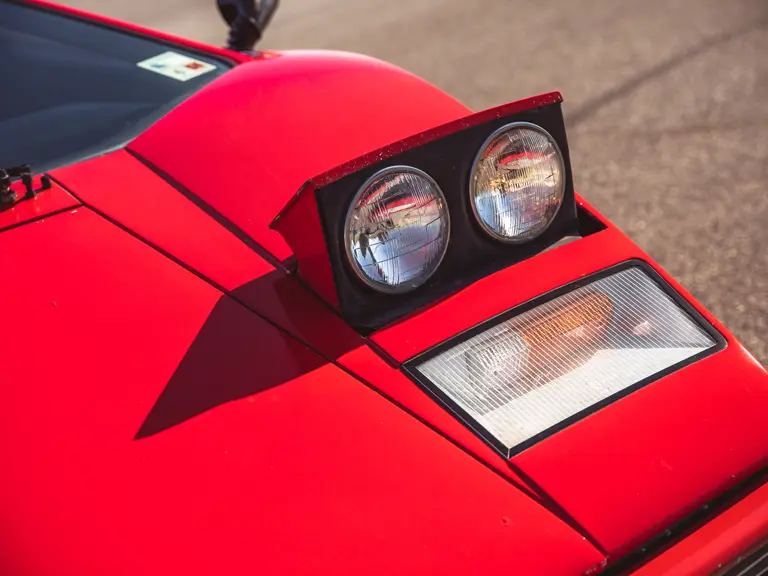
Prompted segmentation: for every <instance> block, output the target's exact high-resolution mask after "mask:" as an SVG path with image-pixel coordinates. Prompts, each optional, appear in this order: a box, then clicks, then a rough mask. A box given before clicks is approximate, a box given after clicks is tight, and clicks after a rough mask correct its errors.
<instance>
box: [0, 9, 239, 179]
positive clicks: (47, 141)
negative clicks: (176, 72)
mask: <svg viewBox="0 0 768 576" xmlns="http://www.w3.org/2000/svg"><path fill="white" fill-rule="evenodd" d="M168 51H172V52H176V53H178V54H181V55H185V56H188V57H191V58H194V59H195V60H198V61H200V62H203V63H206V64H210V65H213V66H215V70H212V71H210V72H207V73H205V74H203V75H200V76H197V77H196V78H191V79H189V80H186V81H183V82H182V81H180V80H177V79H175V78H169V77H167V76H163V75H161V74H158V73H156V72H153V71H149V70H145V69H143V68H140V67H139V66H137V64H138V63H139V62H142V61H144V60H147V59H149V58H152V57H155V56H158V55H160V54H163V53H165V52H168ZM231 67H232V64H231V63H228V62H226V61H223V60H218V59H217V58H215V57H211V56H209V55H204V54H198V53H196V52H193V51H190V50H187V49H184V48H181V47H179V46H176V45H171V44H166V43H163V42H159V41H156V40H153V39H149V38H147V37H143V36H139V35H136V34H131V33H125V32H122V31H119V30H117V29H115V28H111V27H109V26H102V25H98V24H94V23H91V22H88V21H85V20H81V19H78V18H73V17H68V16H64V15H62V14H58V13H56V12H53V11H48V10H41V9H39V8H34V7H31V6H28V5H27V6H25V5H22V4H19V3H16V2H12V1H8V0H0V87H1V88H0V166H11V165H16V164H31V165H32V168H33V169H34V170H35V171H36V172H39V171H43V170H49V169H51V168H55V167H57V166H62V165H65V164H69V163H72V162H75V161H77V160H81V159H83V158H86V157H89V156H94V155H97V154H99V153H102V152H104V151H107V150H110V149H113V148H117V147H119V146H122V145H124V144H125V143H127V142H128V141H130V140H131V139H132V138H133V137H135V136H136V135H137V134H139V133H140V132H141V131H142V130H144V129H145V128H146V127H147V126H149V125H150V124H151V123H152V122H154V121H155V120H157V119H158V118H160V117H161V116H162V115H164V114H165V113H167V112H168V110H170V109H171V108H172V107H174V106H176V105H177V104H178V103H179V102H181V101H182V100H183V99H185V98H186V97H188V96H189V95H191V94H193V93H194V92H196V91H197V90H199V89H200V88H202V87H203V86H204V85H206V84H208V83H209V82H211V81H212V80H213V79H215V78H216V77H217V76H220V75H221V74H223V73H224V72H226V71H227V70H228V69H229V68H231Z"/></svg>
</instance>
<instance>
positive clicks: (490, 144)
mask: <svg viewBox="0 0 768 576" xmlns="http://www.w3.org/2000/svg"><path fill="white" fill-rule="evenodd" d="M564 194H565V164H564V162H563V157H562V155H561V153H560V150H559V149H558V147H557V144H555V140H554V139H553V138H552V136H550V135H549V134H548V133H547V132H546V131H545V130H544V129H542V128H540V127H538V126H536V125H534V124H527V123H523V122H518V123H514V124H509V125H507V126H504V127H503V128H500V129H499V130H497V131H496V132H494V133H493V134H492V135H491V136H490V137H489V138H488V140H487V141H486V142H485V143H484V144H483V146H482V147H481V149H480V152H479V153H478V155H477V158H476V159H475V163H474V165H473V167H472V174H471V177H470V184H469V196H470V203H471V205H472V210H473V211H474V213H475V217H476V218H477V220H478V222H479V224H480V226H481V227H482V228H483V229H484V230H485V232H486V233H488V234H489V235H490V236H492V237H493V238H495V239H497V240H500V241H502V242H526V241H528V240H533V239H534V238H536V237H537V236H539V235H541V234H542V233H543V232H544V231H545V230H546V229H547V228H548V227H549V225H550V224H551V223H552V221H553V220H554V219H555V215H556V214H557V211H558V210H559V209H560V205H561V204H562V202H563V196H564Z"/></svg>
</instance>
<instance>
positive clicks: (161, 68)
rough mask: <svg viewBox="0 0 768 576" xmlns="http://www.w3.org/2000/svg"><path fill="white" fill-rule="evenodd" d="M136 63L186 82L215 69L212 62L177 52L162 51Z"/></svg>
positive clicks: (140, 66)
mask: <svg viewBox="0 0 768 576" xmlns="http://www.w3.org/2000/svg"><path fill="white" fill-rule="evenodd" d="M136 65H137V66H138V67H139V68H144V70H149V71H150V72H155V73H157V74H162V75H163V76H167V77H168V78H173V79H174V80H178V81H179V82H186V81H187V80H192V78H197V77H198V76H202V75H203V74H207V73H208V72H210V71H211V70H216V66H214V65H213V64H208V62H203V61H202V60H195V59H194V58H190V57H189V56H185V55H184V54H179V53H177V52H163V53H162V54H160V55H158V56H153V57H152V58H149V59H147V60H142V61H141V62H139V63H138V64H136Z"/></svg>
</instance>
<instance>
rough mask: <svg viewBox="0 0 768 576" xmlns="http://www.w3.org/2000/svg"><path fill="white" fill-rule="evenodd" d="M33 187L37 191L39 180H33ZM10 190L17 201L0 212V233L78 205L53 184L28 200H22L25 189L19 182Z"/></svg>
mask: <svg viewBox="0 0 768 576" xmlns="http://www.w3.org/2000/svg"><path fill="white" fill-rule="evenodd" d="M33 185H34V187H35V189H39V188H40V178H34V179H33ZM11 189H12V190H13V191H15V192H16V194H17V197H18V200H17V202H16V203H15V204H14V205H13V206H12V207H10V208H5V209H4V210H2V211H0V231H2V230H5V229H7V228H12V227H13V226H18V225H19V224H23V223H24V222H30V221H32V220H37V219H39V218H43V217H45V216H50V215H52V214H56V213H57V212H61V211H63V210H66V209H68V208H74V207H75V206H77V205H78V204H80V202H78V201H77V199H76V198H74V197H73V196H72V195H71V194H69V193H67V191H66V190H64V189H63V188H62V187H61V186H58V185H57V184H55V183H54V184H52V185H51V188H50V189H48V190H43V191H42V192H40V193H39V194H37V196H35V197H34V198H30V199H29V200H27V199H25V198H24V194H25V189H24V186H23V185H22V184H21V182H14V183H13V185H12V186H11Z"/></svg>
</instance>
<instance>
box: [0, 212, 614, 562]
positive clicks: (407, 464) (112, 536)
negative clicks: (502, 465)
mask: <svg viewBox="0 0 768 576" xmlns="http://www.w3.org/2000/svg"><path fill="white" fill-rule="evenodd" d="M0 270H12V271H14V272H15V274H14V282H15V286H16V294H17V296H15V298H14V306H12V307H6V308H5V309H4V312H3V314H4V315H3V323H2V324H1V325H0V335H1V337H2V339H3V340H4V341H6V342H7V341H10V340H12V341H14V342H16V343H17V344H18V345H17V346H16V349H15V351H14V354H12V355H8V356H7V357H6V358H5V359H4V362H3V368H2V375H3V380H4V382H6V383H9V384H10V385H6V386H3V387H2V391H3V401H2V402H0V438H2V439H3V458H4V465H5V472H4V474H2V475H1V476H0V515H1V516H2V518H3V522H2V526H3V537H2V539H1V542H2V544H0V547H1V549H2V552H1V553H0V558H1V559H2V562H3V567H4V569H3V572H4V573H9V574H19V575H22V574H40V573H47V574H53V573H56V574H61V573H67V574H80V575H84V576H87V575H89V574H94V575H95V574H105V573H109V574H147V575H150V574H157V575H162V576H166V575H167V574H254V573H286V574H297V573H308V572H313V573H317V572H323V573H333V574H355V575H357V574H378V573H381V574H384V573H390V574H391V573H440V574H471V573H490V572H493V573H510V572H512V571H517V570H520V571H522V573H534V572H535V573H537V574H574V575H576V574H581V573H583V572H584V571H585V570H588V569H590V568H592V567H594V566H595V565H596V564H598V563H600V562H601V560H602V556H601V555H600V554H599V553H598V552H597V551H596V550H595V549H594V548H592V547H591V545H589V544H588V543H587V542H586V541H584V540H583V539H582V538H581V537H580V536H579V535H578V534H577V533H576V532H574V531H573V530H572V529H570V528H569V527H568V526H567V525H565V524H564V523H563V522H561V521H560V520H558V519H557V518H556V517H555V516H554V515H552V514H551V513H549V512H548V511H546V510H545V509H544V508H542V507H541V506H540V505H539V504H537V503H535V502H534V501H533V500H531V499H530V498H528V497H527V496H525V495H524V494H522V493H521V492H520V491H519V490H517V489H516V488H515V487H514V486H513V485H512V484H510V483H509V482H508V481H507V480H505V479H504V478H503V477H501V476H499V475H498V474H495V473H493V472H492V471H491V470H489V469H488V468H487V467H485V466H483V465H481V464H479V463H477V462H476V461H474V460H473V459H472V458H470V457H468V456H467V455H466V454H464V453H462V451H461V450H458V449H457V448H456V447H455V446H453V445H452V444H451V443H449V442H447V441H446V440H444V439H443V438H441V437H440V436H439V435H437V434H435V433H434V432H432V431H431V430H429V429H428V428H426V427H424V426H423V425H422V424H421V423H419V422H418V421H417V420H416V419H414V418H412V417H411V416H409V415H408V414H406V413H405V412H403V411H402V410H400V409H399V408H397V407H396V406H395V405H393V404H391V403H390V402H388V401H386V400H385V399H384V398H382V397H381V396H379V395H378V394H376V393H375V392H373V391H371V390H370V389H368V388H367V387H365V386H364V385H363V384H361V383H360V382H358V381H356V380H355V379H354V378H352V377H350V376H348V375H346V374H344V373H343V372H341V371H340V370H339V369H338V368H336V367H334V366H332V365H329V364H326V363H325V362H324V361H323V360H322V359H321V358H319V357H318V356H316V355H314V354H313V353H312V352H310V351H309V350H308V349H307V348H305V347H303V346H302V345H301V344H299V343H298V342H297V341H295V340H293V339H292V338H290V337H288V336H285V335H283V334H282V333H281V332H280V331H279V330H277V329H275V328H274V327H272V326H270V325H269V324H267V323H266V322H264V321H263V320H261V319H259V318H258V317H257V316H256V315H254V314H252V313H251V312H249V311H248V310H247V309H245V308H244V307H242V306H240V305H239V304H237V303H235V302H234V301H233V300H231V299H230V298H229V297H226V296H222V295H221V294H220V293H219V292H218V291H217V290H215V289H214V288H213V287H211V286H210V285H209V284H207V283H205V282H204V281H202V280H201V279H199V278H197V277H195V276H194V275H192V274H190V273H189V272H187V271H185V270H184V269H183V268H181V267H179V266H178V265H176V264H175V263H173V262H172V261H170V260H168V259H167V258H165V257H164V256H162V255H161V254H159V253H158V252H156V251H154V250H152V249H151V248H150V247H149V246H147V245H146V244H144V243H142V242H141V241H140V240H138V239H136V238H134V237H132V236H131V235H129V234H127V233H126V232H124V231H122V230H120V229H119V228H117V227H115V226H114V225H112V224H110V223H108V222H107V221H105V220H103V219H101V218H100V217H99V216H97V215H96V214H94V213H93V212H91V211H90V210H88V209H85V208H81V209H79V210H77V211H74V212H72V213H65V214H60V215H58V216H55V217H52V218H49V219H46V220H45V221H44V222H42V223H40V224H38V225H35V226H21V227H18V228H16V229H14V230H10V231H8V232H5V233H3V234H2V235H0ZM3 283H5V279H3ZM30 370H33V371H34V374H35V377H34V379H32V380H31V379H30V377H29V374H30ZM150 421H151V424H149V425H148V422H150ZM168 426H170V427H168ZM137 430H138V431H139V434H138V438H135V436H136V435H137ZM41 550H42V551H43V552H41ZM552 550H557V554H552V553H548V552H549V551H552Z"/></svg>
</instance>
